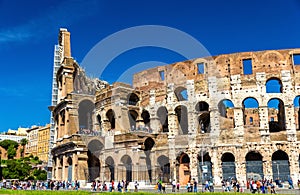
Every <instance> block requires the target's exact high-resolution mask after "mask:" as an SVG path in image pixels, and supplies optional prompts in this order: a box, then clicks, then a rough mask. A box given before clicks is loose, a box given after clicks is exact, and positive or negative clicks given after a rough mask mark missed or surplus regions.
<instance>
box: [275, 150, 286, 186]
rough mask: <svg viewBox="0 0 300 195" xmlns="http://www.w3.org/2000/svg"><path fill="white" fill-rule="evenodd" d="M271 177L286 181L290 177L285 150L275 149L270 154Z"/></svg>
mask: <svg viewBox="0 0 300 195" xmlns="http://www.w3.org/2000/svg"><path fill="white" fill-rule="evenodd" d="M272 170H273V179H274V180H276V179H280V180H281V181H287V180H288V179H289V178H290V165H289V157H288V155H287V153H286V152H284V151H282V150H277V151H276V152H274V153H273V155H272Z"/></svg>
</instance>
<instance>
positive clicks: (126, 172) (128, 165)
mask: <svg viewBox="0 0 300 195" xmlns="http://www.w3.org/2000/svg"><path fill="white" fill-rule="evenodd" d="M121 163H122V164H123V168H125V169H122V170H121V174H122V175H121V177H122V178H125V179H126V181H129V182H130V181H132V160H131V158H130V156H128V155H124V156H123V157H122V158H121Z"/></svg>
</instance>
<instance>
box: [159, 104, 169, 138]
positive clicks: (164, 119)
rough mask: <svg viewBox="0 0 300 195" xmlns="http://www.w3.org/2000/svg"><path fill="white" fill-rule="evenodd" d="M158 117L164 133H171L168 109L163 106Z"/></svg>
mask: <svg viewBox="0 0 300 195" xmlns="http://www.w3.org/2000/svg"><path fill="white" fill-rule="evenodd" d="M157 116H158V118H159V121H160V124H161V130H162V132H169V123H168V110H167V108H166V107H164V106H162V107H160V108H159V109H158V110H157Z"/></svg>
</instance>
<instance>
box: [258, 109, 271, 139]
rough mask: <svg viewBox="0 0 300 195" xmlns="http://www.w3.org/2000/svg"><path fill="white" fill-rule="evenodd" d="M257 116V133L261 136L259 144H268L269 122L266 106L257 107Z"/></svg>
mask: <svg viewBox="0 0 300 195" xmlns="http://www.w3.org/2000/svg"><path fill="white" fill-rule="evenodd" d="M258 114H259V131H260V135H261V142H263V143H269V142H270V141H271V140H270V132H269V121H268V117H269V116H268V106H259V107H258Z"/></svg>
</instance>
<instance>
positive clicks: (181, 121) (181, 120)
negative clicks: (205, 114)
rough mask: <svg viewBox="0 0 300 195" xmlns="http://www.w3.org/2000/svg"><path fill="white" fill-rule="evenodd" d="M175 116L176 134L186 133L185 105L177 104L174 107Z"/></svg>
mask: <svg viewBox="0 0 300 195" xmlns="http://www.w3.org/2000/svg"><path fill="white" fill-rule="evenodd" d="M175 113H176V116H177V127H178V134H179V135H181V134H183V135H187V134H188V110H187V108H186V107H185V106H183V105H179V106H177V107H176V108H175Z"/></svg>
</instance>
